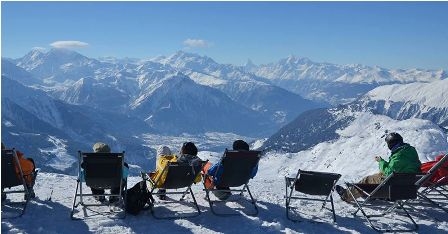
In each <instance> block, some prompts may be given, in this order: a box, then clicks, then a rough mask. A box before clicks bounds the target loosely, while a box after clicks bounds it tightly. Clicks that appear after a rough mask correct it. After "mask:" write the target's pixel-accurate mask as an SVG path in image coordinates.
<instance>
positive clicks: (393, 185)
mask: <svg viewBox="0 0 448 234" xmlns="http://www.w3.org/2000/svg"><path fill="white" fill-rule="evenodd" d="M417 180H418V174H414V173H395V172H394V173H392V174H391V175H389V176H388V177H387V178H386V179H385V180H384V181H383V182H382V183H381V184H355V183H346V184H347V187H349V188H350V187H354V188H356V189H358V190H359V191H360V192H361V193H362V194H364V195H365V196H366V197H360V198H355V197H354V196H353V193H352V192H351V191H350V190H347V191H348V192H349V194H350V195H351V196H352V198H353V199H354V201H355V203H356V205H357V207H358V208H357V209H356V211H355V212H354V213H353V215H354V216H355V215H356V214H357V213H358V211H361V213H362V214H363V216H364V217H365V218H366V220H367V222H368V223H369V225H370V226H371V227H372V228H373V229H374V230H375V231H378V232H407V231H416V230H417V229H418V225H417V223H416V222H415V221H414V219H413V218H412V217H411V215H410V214H409V212H408V211H407V210H406V208H405V207H404V205H405V202H406V201H407V200H410V199H416V198H417V186H416V185H415V183H416V181H417ZM375 205H376V206H375ZM378 205H379V206H378ZM370 206H371V207H373V206H375V207H376V208H375V209H376V211H377V212H369V214H368V213H367V208H368V207H370ZM398 209H401V210H402V211H403V212H404V214H405V217H406V218H407V220H409V221H411V223H412V227H411V228H409V229H405V228H403V229H399V228H397V229H391V228H389V229H388V228H382V227H380V225H379V224H378V223H379V220H374V219H375V218H380V217H384V216H385V215H387V214H392V213H393V212H395V211H398ZM371 210H373V209H371ZM378 211H379V212H378ZM395 214H397V215H398V212H395ZM388 219H389V220H397V217H395V218H393V217H388ZM396 226H398V225H396Z"/></svg>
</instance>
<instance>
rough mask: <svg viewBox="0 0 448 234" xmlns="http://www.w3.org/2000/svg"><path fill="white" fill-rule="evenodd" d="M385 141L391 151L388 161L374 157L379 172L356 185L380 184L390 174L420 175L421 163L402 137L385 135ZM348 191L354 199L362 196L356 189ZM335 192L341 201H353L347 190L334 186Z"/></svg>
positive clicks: (395, 134) (393, 133)
mask: <svg viewBox="0 0 448 234" xmlns="http://www.w3.org/2000/svg"><path fill="white" fill-rule="evenodd" d="M385 140H386V143H387V147H388V148H389V149H390V151H391V154H390V157H389V161H386V160H384V159H383V158H381V157H380V156H375V161H377V162H378V166H379V169H380V172H379V173H376V174H373V175H369V176H366V177H364V178H363V179H362V180H360V181H359V182H358V183H360V184H380V183H381V182H382V181H383V180H384V179H385V178H386V177H387V176H389V175H390V174H392V172H405V173H420V166H421V164H422V163H421V162H420V159H419V158H418V154H417V151H416V150H415V148H414V147H412V146H411V145H409V144H407V143H404V142H403V137H402V136H401V135H400V134H398V133H396V132H391V133H389V134H387V136H386V138H385ZM350 191H351V192H352V194H353V196H354V197H355V198H358V197H361V196H362V194H361V193H360V192H359V191H358V190H357V189H356V188H350ZM336 192H337V193H338V194H339V195H340V196H341V199H342V200H343V201H346V202H352V201H353V197H352V196H350V194H349V192H348V190H347V189H344V188H343V187H342V186H340V185H336Z"/></svg>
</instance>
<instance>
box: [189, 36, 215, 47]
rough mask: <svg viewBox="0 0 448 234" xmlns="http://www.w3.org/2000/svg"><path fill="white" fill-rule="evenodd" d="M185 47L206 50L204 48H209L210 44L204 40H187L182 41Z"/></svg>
mask: <svg viewBox="0 0 448 234" xmlns="http://www.w3.org/2000/svg"><path fill="white" fill-rule="evenodd" d="M183 44H184V45H185V46H188V47H191V48H193V47H196V48H206V47H210V46H211V44H210V43H209V42H207V41H206V40H202V39H190V38H188V39H187V40H185V41H184V43H183Z"/></svg>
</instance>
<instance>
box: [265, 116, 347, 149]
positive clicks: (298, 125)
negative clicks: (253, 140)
mask: <svg viewBox="0 0 448 234" xmlns="http://www.w3.org/2000/svg"><path fill="white" fill-rule="evenodd" d="M354 120H355V113H353V112H352V111H350V110H348V109H345V108H344V107H339V108H332V109H325V108H321V109H315V110H310V111H306V112H304V113H302V114H300V115H299V116H297V118H296V119H295V120H293V121H291V122H290V123H288V124H287V125H285V126H284V127H282V128H281V129H280V130H279V131H278V132H276V133H275V134H273V135H272V136H270V137H269V138H268V139H267V140H266V141H265V142H264V143H263V145H262V147H261V148H262V149H263V150H266V151H272V150H274V151H283V152H299V151H302V150H306V149H309V148H310V147H312V146H314V145H317V144H319V143H320V142H325V141H331V140H336V139H338V137H339V135H338V134H337V130H338V129H341V128H345V127H347V126H348V125H349V124H350V123H352V122H353V121H354Z"/></svg>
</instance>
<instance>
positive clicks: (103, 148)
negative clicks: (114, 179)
mask: <svg viewBox="0 0 448 234" xmlns="http://www.w3.org/2000/svg"><path fill="white" fill-rule="evenodd" d="M92 149H93V152H95V153H110V152H111V150H110V147H109V145H107V144H105V143H103V142H97V143H95V144H94V145H93V147H92ZM128 174H129V166H128V164H127V163H124V166H123V175H122V177H123V182H124V181H125V180H124V179H125V178H126V177H127V176H128ZM122 186H123V188H124V187H125V186H126V184H124V183H123V185H122ZM90 190H92V194H94V195H95V196H94V198H95V200H98V201H100V202H105V201H106V197H105V196H104V189H102V188H93V187H90ZM110 193H111V194H119V193H120V187H119V186H118V187H116V188H112V189H111V190H110ZM118 200H119V199H118V197H112V196H111V197H109V203H115V202H117V201H118Z"/></svg>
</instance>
